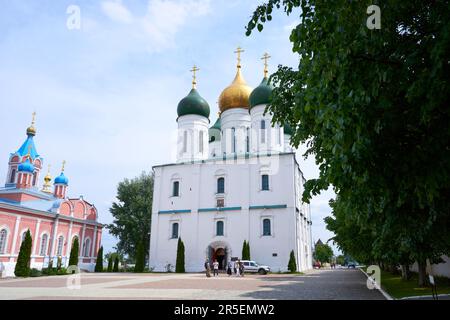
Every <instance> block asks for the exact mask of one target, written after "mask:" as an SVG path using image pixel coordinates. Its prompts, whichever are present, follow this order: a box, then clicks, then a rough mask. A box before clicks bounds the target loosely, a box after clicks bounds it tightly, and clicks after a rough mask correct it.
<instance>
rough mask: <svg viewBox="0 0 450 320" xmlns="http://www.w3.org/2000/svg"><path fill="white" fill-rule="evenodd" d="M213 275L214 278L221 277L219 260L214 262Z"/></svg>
mask: <svg viewBox="0 0 450 320" xmlns="http://www.w3.org/2000/svg"><path fill="white" fill-rule="evenodd" d="M213 274H214V277H215V276H218V275H219V262H217V260H214V262H213Z"/></svg>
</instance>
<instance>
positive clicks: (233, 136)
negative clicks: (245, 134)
mask: <svg viewBox="0 0 450 320" xmlns="http://www.w3.org/2000/svg"><path fill="white" fill-rule="evenodd" d="M231 152H232V153H235V152H236V128H231Z"/></svg>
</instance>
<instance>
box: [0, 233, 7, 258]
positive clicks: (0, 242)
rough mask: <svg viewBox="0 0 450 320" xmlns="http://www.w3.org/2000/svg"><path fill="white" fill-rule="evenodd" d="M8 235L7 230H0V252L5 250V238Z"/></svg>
mask: <svg viewBox="0 0 450 320" xmlns="http://www.w3.org/2000/svg"><path fill="white" fill-rule="evenodd" d="M7 237H8V231H7V230H6V229H2V230H1V231H0V253H1V254H3V253H5V250H6V239H7Z"/></svg>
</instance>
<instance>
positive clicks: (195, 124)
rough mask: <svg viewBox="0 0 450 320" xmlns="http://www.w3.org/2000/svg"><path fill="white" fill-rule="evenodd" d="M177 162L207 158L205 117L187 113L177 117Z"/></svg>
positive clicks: (207, 122)
mask: <svg viewBox="0 0 450 320" xmlns="http://www.w3.org/2000/svg"><path fill="white" fill-rule="evenodd" d="M177 122H178V139H177V162H187V161H195V160H203V159H207V158H208V144H209V143H208V141H209V135H208V129H209V128H208V125H209V120H208V118H206V117H203V116H199V115H194V114H189V115H184V116H181V117H178V119H177Z"/></svg>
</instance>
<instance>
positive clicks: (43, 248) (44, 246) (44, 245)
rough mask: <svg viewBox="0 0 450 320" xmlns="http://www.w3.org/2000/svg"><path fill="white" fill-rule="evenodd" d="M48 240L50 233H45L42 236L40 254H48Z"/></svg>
mask: <svg viewBox="0 0 450 320" xmlns="http://www.w3.org/2000/svg"><path fill="white" fill-rule="evenodd" d="M47 242H48V235H47V234H46V233H45V234H43V235H42V237H41V248H40V250H39V254H40V255H41V256H45V255H46V254H47Z"/></svg>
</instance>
